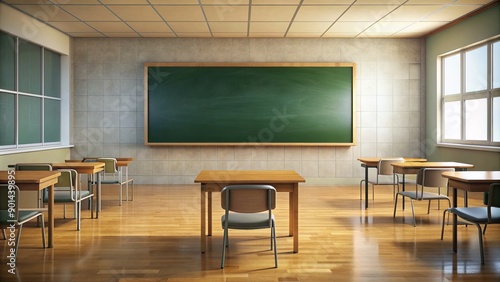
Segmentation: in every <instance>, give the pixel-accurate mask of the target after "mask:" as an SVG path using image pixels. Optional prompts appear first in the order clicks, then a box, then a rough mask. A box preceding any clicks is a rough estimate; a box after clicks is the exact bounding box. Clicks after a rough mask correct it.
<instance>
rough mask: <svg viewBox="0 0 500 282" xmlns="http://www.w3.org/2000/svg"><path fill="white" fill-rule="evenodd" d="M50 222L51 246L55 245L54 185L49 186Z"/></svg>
mask: <svg viewBox="0 0 500 282" xmlns="http://www.w3.org/2000/svg"><path fill="white" fill-rule="evenodd" d="M48 215H49V216H48V217H49V218H48V224H49V248H53V247H54V185H51V186H50V187H49V208H48Z"/></svg>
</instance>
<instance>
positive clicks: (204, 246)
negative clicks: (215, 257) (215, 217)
mask: <svg viewBox="0 0 500 282" xmlns="http://www.w3.org/2000/svg"><path fill="white" fill-rule="evenodd" d="M200 192H201V206H200V211H201V214H200V218H201V236H200V238H201V242H200V243H201V252H202V253H204V252H205V251H206V249H207V238H206V237H205V224H206V218H205V205H206V204H205V184H201V189H200Z"/></svg>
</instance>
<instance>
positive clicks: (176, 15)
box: [155, 6, 205, 22]
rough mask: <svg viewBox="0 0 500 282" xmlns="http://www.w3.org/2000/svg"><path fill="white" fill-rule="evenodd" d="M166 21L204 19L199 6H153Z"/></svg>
mask: <svg viewBox="0 0 500 282" xmlns="http://www.w3.org/2000/svg"><path fill="white" fill-rule="evenodd" d="M155 8H156V10H157V11H158V13H160V15H161V16H162V17H163V19H164V20H166V21H175V22H181V21H185V22H190V21H205V17H204V16H203V13H202V12H201V9H200V7H199V6H182V7H181V6H155Z"/></svg>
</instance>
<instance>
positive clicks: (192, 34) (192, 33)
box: [177, 32, 212, 38]
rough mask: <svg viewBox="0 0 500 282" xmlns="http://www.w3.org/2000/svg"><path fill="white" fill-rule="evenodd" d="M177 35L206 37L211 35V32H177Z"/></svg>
mask: <svg viewBox="0 0 500 282" xmlns="http://www.w3.org/2000/svg"><path fill="white" fill-rule="evenodd" d="M177 36H179V37H184V38H198V37H202V38H206V37H212V34H211V33H210V32H178V33H177Z"/></svg>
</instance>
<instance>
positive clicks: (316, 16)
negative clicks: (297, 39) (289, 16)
mask: <svg viewBox="0 0 500 282" xmlns="http://www.w3.org/2000/svg"><path fill="white" fill-rule="evenodd" d="M347 8H349V6H302V7H300V9H299V12H298V13H297V15H296V16H295V20H296V21H318V22H322V21H330V22H334V21H336V20H337V19H338V18H339V16H340V15H342V13H343V12H344V11H345V10H346V9H347Z"/></svg>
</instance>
